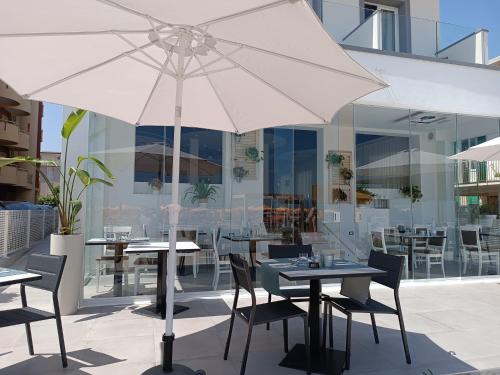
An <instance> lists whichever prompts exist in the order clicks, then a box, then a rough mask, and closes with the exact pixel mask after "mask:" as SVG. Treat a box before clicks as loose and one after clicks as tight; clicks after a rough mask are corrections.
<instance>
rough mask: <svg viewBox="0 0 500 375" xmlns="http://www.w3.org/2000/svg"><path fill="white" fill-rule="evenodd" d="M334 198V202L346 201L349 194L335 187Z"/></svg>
mask: <svg viewBox="0 0 500 375" xmlns="http://www.w3.org/2000/svg"><path fill="white" fill-rule="evenodd" d="M332 200H333V202H346V201H347V194H346V192H345V191H344V190H342V189H341V188H334V189H333V190H332Z"/></svg>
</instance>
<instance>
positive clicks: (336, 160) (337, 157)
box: [325, 152, 345, 166]
mask: <svg viewBox="0 0 500 375" xmlns="http://www.w3.org/2000/svg"><path fill="white" fill-rule="evenodd" d="M344 159H345V158H344V155H342V154H337V153H335V152H331V153H330V152H329V153H328V154H326V157H325V161H326V162H327V163H328V166H338V165H340V164H341V163H342V160H344Z"/></svg>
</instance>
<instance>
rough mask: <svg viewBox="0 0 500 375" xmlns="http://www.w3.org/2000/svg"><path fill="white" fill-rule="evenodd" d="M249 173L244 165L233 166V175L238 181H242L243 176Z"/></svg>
mask: <svg viewBox="0 0 500 375" xmlns="http://www.w3.org/2000/svg"><path fill="white" fill-rule="evenodd" d="M247 174H248V170H246V169H245V168H243V167H234V168H233V176H234V179H235V180H236V182H238V183H239V182H241V181H242V180H243V178H244V177H245V176H246V175H247Z"/></svg>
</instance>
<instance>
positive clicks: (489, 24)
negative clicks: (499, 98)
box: [42, 0, 500, 151]
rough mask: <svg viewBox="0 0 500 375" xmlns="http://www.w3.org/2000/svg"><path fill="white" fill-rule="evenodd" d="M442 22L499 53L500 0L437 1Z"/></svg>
mask: <svg viewBox="0 0 500 375" xmlns="http://www.w3.org/2000/svg"><path fill="white" fill-rule="evenodd" d="M440 3H441V21H442V22H446V23H449V24H452V25H460V26H464V28H462V27H455V26H452V25H442V28H446V29H447V31H448V32H451V33H455V34H456V35H458V36H464V35H463V34H464V33H465V32H467V31H468V30H474V29H478V28H485V29H488V30H489V31H490V34H489V38H490V43H489V55H490V57H495V56H498V55H500V0H440ZM61 123H62V108H61V107H60V106H58V105H55V104H49V103H46V104H45V108H44V116H43V122H42V126H43V143H42V151H60V149H61V136H60V128H61Z"/></svg>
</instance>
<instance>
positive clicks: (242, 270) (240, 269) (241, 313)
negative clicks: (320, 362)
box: [224, 254, 311, 375]
mask: <svg viewBox="0 0 500 375" xmlns="http://www.w3.org/2000/svg"><path fill="white" fill-rule="evenodd" d="M229 260H230V262H231V269H232V271H233V277H234V281H235V283H236V288H235V289H236V292H235V294H234V302H233V308H232V310H231V320H230V323H229V333H228V336H227V342H226V349H225V350H224V360H227V356H228V353H229V345H230V343H231V334H232V332H233V326H234V318H235V316H238V317H239V318H241V319H242V320H243V321H244V322H245V323H247V325H248V336H247V341H246V346H245V352H244V354H243V361H242V363H241V370H240V375H244V374H245V368H246V365H247V359H248V350H249V349H250V340H251V338H252V330H253V326H255V325H260V324H266V323H269V322H277V321H280V320H281V321H283V328H284V331H285V335H284V339H285V351H287V346H288V344H287V339H288V338H287V337H286V329H285V327H286V326H287V325H286V324H287V322H288V319H292V318H302V319H303V320H304V339H305V346H306V353H307V358H306V360H307V368H308V370H307V373H308V374H310V373H311V370H310V369H311V359H310V356H309V328H308V321H307V313H306V312H305V311H304V310H302V309H300V308H299V307H297V306H295V305H294V304H293V303H291V302H290V301H287V300H281V301H276V302H268V303H263V304H258V305H257V302H256V298H255V292H254V289H253V284H252V277H251V275H250V269H249V268H248V262H247V261H246V260H244V259H242V258H241V257H239V256H238V255H235V254H229ZM240 287H241V288H243V289H245V290H246V291H247V292H248V293H250V296H251V297H252V305H251V306H247V307H238V297H239V292H240Z"/></svg>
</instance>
